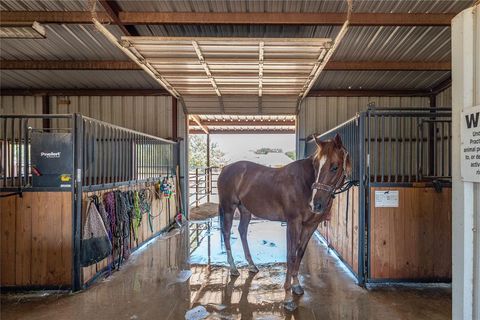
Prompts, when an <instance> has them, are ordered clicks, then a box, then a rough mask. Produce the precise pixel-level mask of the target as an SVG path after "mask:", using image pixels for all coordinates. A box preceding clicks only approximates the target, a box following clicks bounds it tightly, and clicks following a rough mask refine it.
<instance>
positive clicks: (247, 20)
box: [0, 11, 456, 27]
mask: <svg viewBox="0 0 480 320" xmlns="http://www.w3.org/2000/svg"><path fill="white" fill-rule="evenodd" d="M455 15H456V13H448V14H444V13H352V16H351V18H350V25H352V26H446V27H447V26H450V23H451V20H452V19H453V17H454V16H455ZM97 17H98V18H97V19H98V20H99V21H104V22H106V21H110V19H111V18H110V16H109V15H108V14H107V13H106V12H97ZM118 18H119V21H120V23H121V24H123V25H141V24H152V25H153V24H229V25H231V24H254V25H272V24H273V25H342V24H343V23H344V22H345V14H344V13H296V12H295V13H294V12H291V13H287V12H285V13H282V12H275V13H273V12H272V13H271V12H255V13H250V12H234V13H224V12H123V11H122V12H118ZM0 21H2V23H7V22H32V21H38V22H40V23H74V24H75V23H76V24H81V23H92V15H91V13H90V12H88V11H0Z"/></svg>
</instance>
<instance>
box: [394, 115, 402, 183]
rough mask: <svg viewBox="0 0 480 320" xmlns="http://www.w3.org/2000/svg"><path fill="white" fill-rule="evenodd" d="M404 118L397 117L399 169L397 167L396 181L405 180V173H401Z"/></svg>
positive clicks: (396, 144)
mask: <svg viewBox="0 0 480 320" xmlns="http://www.w3.org/2000/svg"><path fill="white" fill-rule="evenodd" d="M402 119H403V117H397V118H396V120H397V121H396V126H395V127H396V129H397V134H396V140H397V141H396V143H395V146H396V151H397V153H396V155H397V163H396V164H397V169H396V174H395V176H396V178H395V182H399V181H403V175H402V174H401V168H400V162H401V152H400V151H401V146H402V142H403V130H402V129H403V128H402Z"/></svg>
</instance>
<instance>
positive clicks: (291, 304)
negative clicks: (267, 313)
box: [283, 299, 297, 312]
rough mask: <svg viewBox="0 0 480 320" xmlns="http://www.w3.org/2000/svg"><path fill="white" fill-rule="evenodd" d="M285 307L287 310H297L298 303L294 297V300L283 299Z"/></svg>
mask: <svg viewBox="0 0 480 320" xmlns="http://www.w3.org/2000/svg"><path fill="white" fill-rule="evenodd" d="M283 307H284V308H285V309H286V310H288V311H290V312H292V311H295V309H297V304H296V303H295V301H293V299H292V300H288V301H283Z"/></svg>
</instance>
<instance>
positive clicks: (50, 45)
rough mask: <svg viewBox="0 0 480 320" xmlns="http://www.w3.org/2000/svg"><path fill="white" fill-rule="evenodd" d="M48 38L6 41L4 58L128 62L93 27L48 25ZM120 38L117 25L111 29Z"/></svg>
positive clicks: (2, 48)
mask: <svg viewBox="0 0 480 320" xmlns="http://www.w3.org/2000/svg"><path fill="white" fill-rule="evenodd" d="M44 26H45V29H46V39H2V40H1V46H0V58H1V59H5V60H126V59H127V58H126V56H125V54H124V53H123V52H121V51H120V50H119V49H118V48H116V47H115V46H114V45H112V44H111V43H110V42H109V41H108V40H107V39H106V38H105V37H104V36H103V35H102V34H101V33H99V32H98V31H96V29H95V27H94V26H93V25H73V24H69V25H66V24H64V25H59V24H48V25H44ZM108 29H109V31H110V32H112V33H113V34H114V35H116V36H117V37H120V36H121V35H122V33H121V32H120V29H119V28H118V27H117V26H111V25H110V26H108Z"/></svg>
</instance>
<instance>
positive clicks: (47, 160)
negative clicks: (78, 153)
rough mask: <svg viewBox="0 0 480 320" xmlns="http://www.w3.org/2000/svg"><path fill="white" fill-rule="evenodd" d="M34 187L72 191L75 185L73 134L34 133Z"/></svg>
mask: <svg viewBox="0 0 480 320" xmlns="http://www.w3.org/2000/svg"><path fill="white" fill-rule="evenodd" d="M31 141H32V144H31V146H32V147H31V154H32V177H33V181H32V184H33V187H48V188H62V189H70V188H71V187H72V185H73V176H72V174H73V140H72V134H71V133H55V132H32V133H31Z"/></svg>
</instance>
